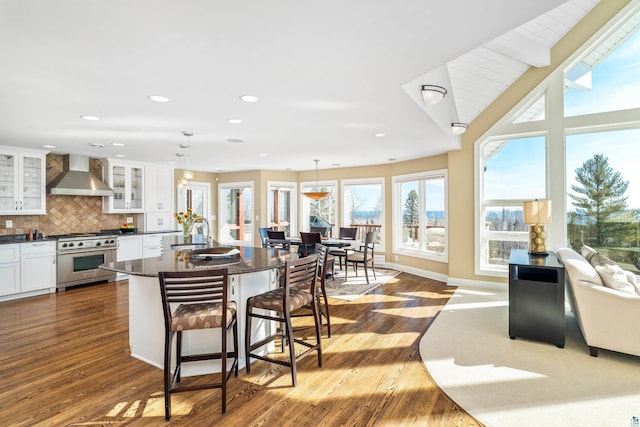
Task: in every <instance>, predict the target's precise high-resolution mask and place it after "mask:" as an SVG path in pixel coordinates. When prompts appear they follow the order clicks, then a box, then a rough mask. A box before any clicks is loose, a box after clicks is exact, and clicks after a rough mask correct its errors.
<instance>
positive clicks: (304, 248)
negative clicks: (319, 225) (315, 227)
mask: <svg viewBox="0 0 640 427" xmlns="http://www.w3.org/2000/svg"><path fill="white" fill-rule="evenodd" d="M316 243H322V235H321V234H320V233H318V232H317V231H314V232H310V233H308V232H305V231H301V232H300V245H299V246H298V254H299V255H300V256H302V257H305V256H308V255H311V254H312V253H313V252H314V250H315V247H316Z"/></svg>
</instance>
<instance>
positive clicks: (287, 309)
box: [245, 254, 322, 387]
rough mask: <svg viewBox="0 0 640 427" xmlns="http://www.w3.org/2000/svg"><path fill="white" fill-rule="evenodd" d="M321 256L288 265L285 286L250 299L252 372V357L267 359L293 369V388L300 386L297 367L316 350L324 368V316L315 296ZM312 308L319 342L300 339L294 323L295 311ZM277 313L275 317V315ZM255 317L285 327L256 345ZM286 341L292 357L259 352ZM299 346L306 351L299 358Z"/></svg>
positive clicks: (248, 361)
mask: <svg viewBox="0 0 640 427" xmlns="http://www.w3.org/2000/svg"><path fill="white" fill-rule="evenodd" d="M317 279H318V255H316V254H312V255H309V256H308V257H305V258H300V259H297V260H288V261H286V262H285V280H284V285H283V286H282V287H279V288H276V289H273V290H271V291H267V292H264V293H262V294H258V295H255V296H252V297H249V298H248V299H247V309H246V322H245V328H246V329H245V355H246V369H247V372H251V358H254V359H259V360H265V361H267V362H271V363H276V364H278V365H282V366H287V367H288V368H290V369H291V380H292V383H293V386H294V387H295V386H296V385H297V379H296V364H297V362H298V361H299V360H301V359H302V358H304V357H306V356H308V355H309V354H311V352H313V351H315V352H317V354H318V367H322V342H321V340H320V317H319V314H318V303H317V299H316V297H315V295H316V286H317V283H318V280H317ZM307 305H308V306H310V307H311V310H312V312H313V320H314V326H315V342H311V341H307V340H303V339H302V338H296V337H295V336H294V335H293V333H294V331H293V325H292V323H291V317H292V316H291V312H293V311H295V310H297V309H299V308H302V307H304V306H307ZM274 312H275V314H273V313H274ZM253 318H258V319H264V320H272V321H275V322H279V323H281V324H282V325H283V327H282V328H279V329H277V330H275V332H274V333H273V334H271V335H269V336H267V337H266V338H263V339H261V340H260V341H258V342H256V343H253V344H252V343H251V320H252V319H253ZM278 338H279V339H280V340H286V342H287V346H288V347H289V358H288V360H283V359H281V358H274V357H269V356H267V355H265V354H260V353H257V352H255V350H257V349H259V348H262V347H263V346H265V345H267V344H269V343H271V342H273V341H275V340H276V339H278ZM295 344H300V345H302V346H304V347H306V349H305V350H304V351H302V352H301V353H299V354H298V355H296V349H295Z"/></svg>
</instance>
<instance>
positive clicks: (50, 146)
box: [42, 144, 56, 148]
mask: <svg viewBox="0 0 640 427" xmlns="http://www.w3.org/2000/svg"><path fill="white" fill-rule="evenodd" d="M42 147H43V148H56V146H55V145H49V144H44V145H43V146H42Z"/></svg>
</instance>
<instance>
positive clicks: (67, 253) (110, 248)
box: [58, 246, 118, 256]
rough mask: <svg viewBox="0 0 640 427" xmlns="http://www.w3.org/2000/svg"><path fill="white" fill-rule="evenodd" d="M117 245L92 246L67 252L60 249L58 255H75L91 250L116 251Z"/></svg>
mask: <svg viewBox="0 0 640 427" xmlns="http://www.w3.org/2000/svg"><path fill="white" fill-rule="evenodd" d="M117 249H118V248H117V247H115V246H114V247H109V248H98V249H95V248H91V249H86V250H84V249H83V250H79V251H66V252H60V251H58V256H60V255H73V254H86V253H90V252H106V251H115V250H117Z"/></svg>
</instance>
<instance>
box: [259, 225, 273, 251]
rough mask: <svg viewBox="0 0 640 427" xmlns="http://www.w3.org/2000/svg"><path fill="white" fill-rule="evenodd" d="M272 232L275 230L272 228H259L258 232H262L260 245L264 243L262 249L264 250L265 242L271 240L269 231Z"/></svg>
mask: <svg viewBox="0 0 640 427" xmlns="http://www.w3.org/2000/svg"><path fill="white" fill-rule="evenodd" d="M269 230H272V231H273V228H271V227H260V228H258V232H260V243H262V247H263V248H264V247H265V246H264V242H265V240H267V239H268V238H269V235H268V234H267V231H269Z"/></svg>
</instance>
